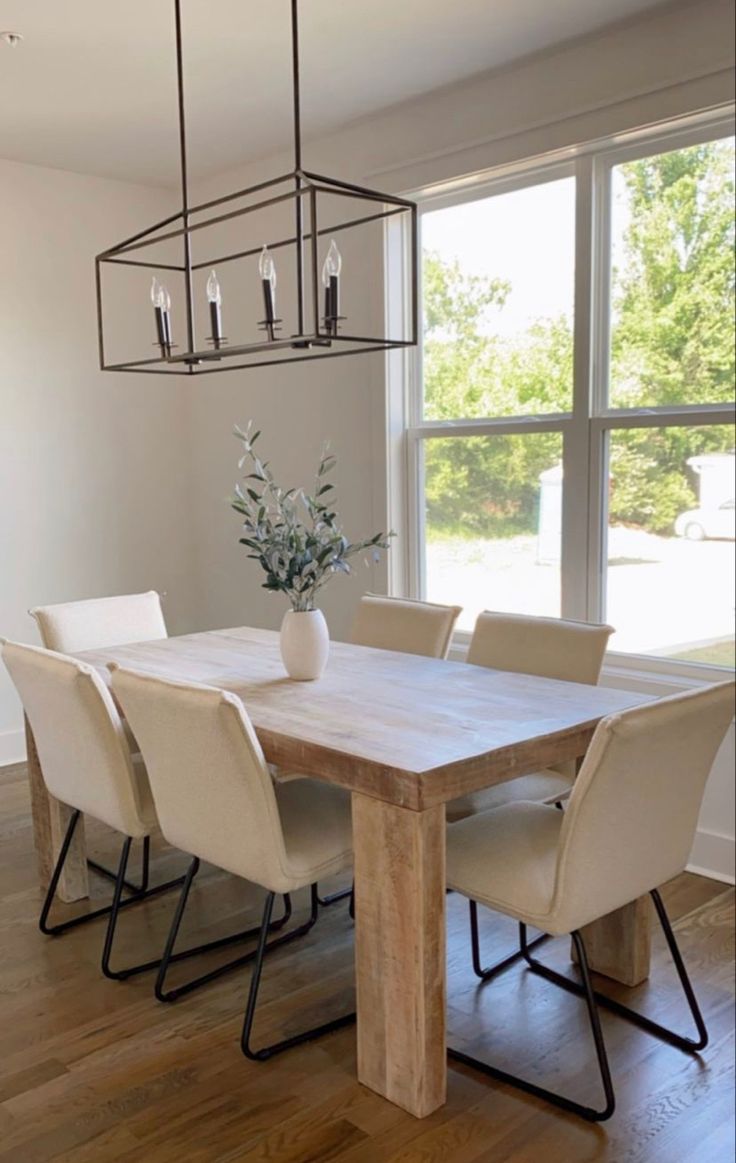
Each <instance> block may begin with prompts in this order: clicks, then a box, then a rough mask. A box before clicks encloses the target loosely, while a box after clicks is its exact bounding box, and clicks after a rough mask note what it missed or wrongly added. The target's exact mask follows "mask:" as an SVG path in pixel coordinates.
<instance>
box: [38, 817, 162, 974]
mask: <svg viewBox="0 0 736 1163" xmlns="http://www.w3.org/2000/svg"><path fill="white" fill-rule="evenodd" d="M80 815H81V812H80V811H74V812H72V815H71V817H70V820H69V824H68V825H67V830H66V833H65V835H64V840H63V843H62V845H61V851H60V852H59V857H58V859H57V861H56V865H55V867H54V871H53V874H52V876H51V881H50V883H49V887H48V889H47V892H46V896H45V898H44V902H43V907H42V909H41V916H40V918H39V922H38V926H39V929H40V930H41V932H42V933H43V934H45V936H47V937H58V936H59V935H60V934H61V933H66V932H67V931H68V930H69V929H76V928H78V927H79V926H80V925H86V924H88V923H89V922H90V921H96V920H97V919H98V918H99V917H108V918H109V919H108V926H107V933H106V935H105V944H104V947H103V953H102V971H103V973H104V974H105V976H107V977H117V976H127V977H130V976H132V975H133V974H135V973H140V972H142V971H143V969H145V968H148V966H133V967H131V968H130V969H128V970H125V971H124V972H123V973H122V974H115V973H113V972H112V971H111V969H110V956H111V953H112V946H113V942H114V939H115V927H116V924H117V919H118V915H119V914H120V913H121V912H122V911H123V909H127V908H129V907H130V906H131V905H136V904H139V903H140V902H141V901H144V900H149V899H150V898H151V897H153V896H158V895H159V894H160V893H162V892H168V891H169V889H172V888H177V887H178V886H179V885H180V884H182V882H183V879H184V878H183V877H181V876H180V877H177V878H176V879H175V880H168V881H166V882H165V883H164V884H157V885H154V887H153V888H149V887H148V863H149V855H150V848H149V845H148V839H146V840H145V841H144V851H143V860H144V868H143V881H142V884H141V885H139V886H138V885H131V884H130V883H129V882H128V881H127V880H126V879H125V873H126V871H127V867H128V859H129V857H130V849H131V845H132V843H133V841H132V839H131V837H130V836H126V838H125V841H124V842H123V848H122V852H121V856H120V863H119V865H118V870H117V873H116V874H115V890H114V893H113V898H112V903H111V904H109V905H105V906H104V907H103V908H101V909H93V910H92V912H89V913H83V914H82V915H81V916H79V917H73V918H72V919H71V920H69V921H63V922H61V923H60V924H57V925H50V924H49V914H50V912H51V906H52V904H53V901H54V897H55V895H56V890H57V888H58V886H59V880H60V878H61V874H62V872H63V870H64V864H65V863H66V859H67V856H68V855H69V849H70V848H71V843H72V840H73V839H74V832H75V829H76V827H77V824H78V822H79V817H80ZM91 866H92V867H93V868H95V870H97V869H98V867H99V866H97V865H95V864H94V863H92V865H91ZM107 871H108V870H104V871H103V875H104V874H105V873H106V872H107ZM126 889H127V891H128V892H131V893H132V895H131V896H130V897H128V898H127V899H126V900H123V892H124V891H125V890H126Z"/></svg>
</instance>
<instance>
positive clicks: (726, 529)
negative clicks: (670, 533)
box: [675, 498, 736, 541]
mask: <svg viewBox="0 0 736 1163" xmlns="http://www.w3.org/2000/svg"><path fill="white" fill-rule="evenodd" d="M675 533H676V534H677V535H678V537H687V538H688V540H689V541H705V540H706V538H720V539H723V540H727V541H734V540H736V501H734V500H733V498H732V499H731V500H730V501H724V502H723V504H722V505H718V506H717V507H714V508H712V509H689V510H688V512H687V513H681V514H680V516H679V517H678V518H677V520H676V521H675Z"/></svg>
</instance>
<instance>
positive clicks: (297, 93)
mask: <svg viewBox="0 0 736 1163" xmlns="http://www.w3.org/2000/svg"><path fill="white" fill-rule="evenodd" d="M298 5H299V0H291V68H292V88H293V94H294V176H295V178H296V190H297V196H296V199H295V215H296V296H297V302H296V310H297V320H298V328H297V330H298V333H299V335H303V334H304V207H303V205H302V199H301V197H300V196H299V191H300V190H301V189H302V185H303V183H302V102H301V88H300V83H299V82H300V71H299V7H298Z"/></svg>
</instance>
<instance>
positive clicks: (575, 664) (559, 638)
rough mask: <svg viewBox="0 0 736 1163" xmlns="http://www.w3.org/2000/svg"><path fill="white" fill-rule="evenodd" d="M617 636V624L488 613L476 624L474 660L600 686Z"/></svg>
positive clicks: (470, 658) (471, 659) (471, 650)
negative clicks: (612, 638)
mask: <svg viewBox="0 0 736 1163" xmlns="http://www.w3.org/2000/svg"><path fill="white" fill-rule="evenodd" d="M612 633H613V627H612V626H598V625H595V624H593V623H589V622H570V621H565V620H564V619H563V618H537V617H533V616H532V615H527V614H497V613H492V612H491V611H489V610H486V611H485V613H483V614H479V615H478V621H477V622H476V623H475V629H474V631H473V637H472V639H471V642H470V647H469V649H468V662H470V663H473V664H474V665H475V666H489V667H493V668H494V669H496V670H510V671H515V672H517V673H519V674H536V675H539V677H540V678H559V679H562V680H563V681H566V682H581V683H588V684H590V685H591V686H595V684H596V683H597V682H598V678H599V676H600V672H601V666H602V665H603V656H604V654H605V652H606V644H607V642H608V639H609V637H610V636H611V634H612Z"/></svg>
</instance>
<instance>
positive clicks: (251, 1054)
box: [240, 884, 355, 1062]
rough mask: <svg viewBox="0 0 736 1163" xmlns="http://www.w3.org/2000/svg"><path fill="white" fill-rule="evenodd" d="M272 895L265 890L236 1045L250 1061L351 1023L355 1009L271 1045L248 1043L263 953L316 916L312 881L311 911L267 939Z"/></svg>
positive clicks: (290, 937) (298, 932)
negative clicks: (301, 920) (257, 1046)
mask: <svg viewBox="0 0 736 1163" xmlns="http://www.w3.org/2000/svg"><path fill="white" fill-rule="evenodd" d="M275 895H276V894H275V893H272V892H270V893H269V894H268V896H267V897H266V903H265V905H264V908H263V918H262V921H261V932H260V936H259V940H258V949H257V950H256V956H255V963H254V965H253V975H252V977H251V982H250V992H249V994H248V1004H247V1006H246V1010H245V1019H244V1022H243V1032H242V1035H241V1039H240V1047H241V1049H242V1051H243V1054H244V1055H245V1056H246V1058H250V1059H251V1060H252V1061H254V1062H265V1061H267V1060H268V1059H269V1058H273V1057H274V1056H275V1055H276V1054H281V1053H283V1051H284V1050H290V1049H291V1048H292V1046H300V1045H302V1043H304V1042H311V1041H313V1040H314V1039H315V1038H320V1037H322V1036H323V1035H325V1034H331V1033H333V1031H335V1030H340V1029H342V1027H343V1026H349V1025H352V1023H353V1022H354V1021H355V1013H349V1014H343V1015H342V1017H339V1018H334V1019H333V1020H332V1021H331V1022H323V1023H322V1024H321V1025H319V1026H314V1027H313V1028H312V1029H311V1030H305V1031H304V1032H303V1033H301V1034H294V1035H293V1036H292V1037H291V1038H284V1039H283V1040H282V1041H281V1042H274V1043H273V1045H271V1046H263V1047H262V1048H261V1049H260V1050H254V1049H253V1047H252V1046H251V1042H250V1039H251V1033H252V1030H253V1020H254V1018H255V1013H256V1004H257V1002H258V990H259V987H260V984H261V973H262V970H263V960H264V957H265V955H266V953H270V952H271V951H272V950H274V949H278V948H279V946H281V945H286V944H287V943H288V942H289V941H293V940H294V939H295V938H296V937H301V936H302V935H303V934H304V933H306V932H308V931H309V930H310V929H311V928H312V926H313V925H314V923H315V921H316V920H317V915H318V910H319V903H320V902H319V897H318V895H317V885H316V884H313V885H312V911H311V914H310V917H309V920H308V921H307V922H306V924H304V925H302V926H301V927H300V928H299V929H294V930H292V932H290V933H285V934H284V935H283V936H281V937H277V938H276V939H275V940H274V941H269V940H268V933H269V929H270V926H271V913H272V911H273V903H274V899H275Z"/></svg>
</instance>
